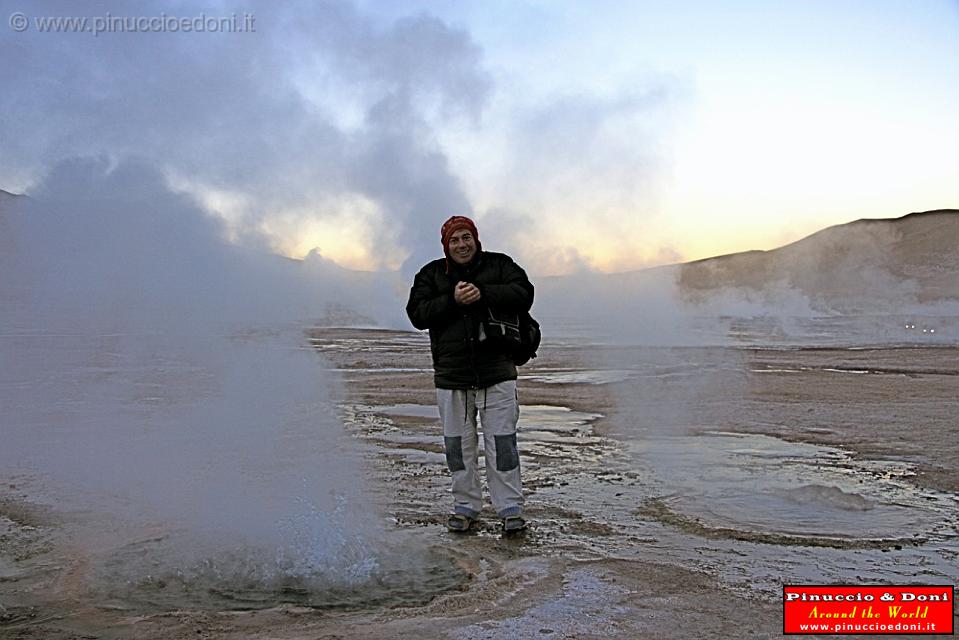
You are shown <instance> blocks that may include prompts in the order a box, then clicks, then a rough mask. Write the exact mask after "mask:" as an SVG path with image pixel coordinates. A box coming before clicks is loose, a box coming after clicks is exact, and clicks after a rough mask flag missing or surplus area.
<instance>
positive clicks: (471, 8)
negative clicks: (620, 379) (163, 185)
mask: <svg viewBox="0 0 959 640" xmlns="http://www.w3.org/2000/svg"><path fill="white" fill-rule="evenodd" d="M21 14H22V15H21ZM234 14H236V15H237V16H238V20H237V24H238V27H239V28H242V27H245V26H249V27H251V28H248V29H246V30H245V31H242V32H241V31H240V30H237V31H234V32H225V31H224V30H223V29H219V30H218V32H211V30H209V29H208V30H206V31H201V32H188V33H187V32H183V31H179V32H176V33H173V32H170V31H171V29H170V28H169V19H177V20H179V19H187V20H193V19H195V18H201V21H202V19H203V18H207V17H221V16H225V17H230V16H232V15H234ZM50 16H53V17H56V16H63V17H68V16H85V17H87V19H88V23H87V26H88V27H90V28H91V29H93V27H92V26H91V21H97V22H95V23H94V24H96V25H98V26H100V27H105V26H106V25H108V22H107V20H108V19H113V20H114V22H113V23H112V26H111V28H110V29H103V28H102V29H101V30H100V31H101V32H100V33H94V32H92V30H91V31H87V32H69V30H61V31H60V32H51V31H49V30H48V31H43V30H42V28H41V24H40V23H38V18H41V19H42V18H45V17H50ZM158 17H162V18H163V19H164V20H166V22H165V23H164V25H165V26H166V30H165V31H163V30H161V29H157V28H155V26H154V27H151V28H149V29H143V28H137V25H135V24H133V21H134V20H135V19H137V18H158ZM0 18H2V20H3V24H0V58H2V59H3V60H4V64H3V65H2V66H0V86H3V91H2V92H0V188H3V189H5V190H8V191H12V192H18V193H24V192H25V193H31V191H32V190H37V189H38V188H39V186H40V185H42V184H43V182H44V180H45V178H46V177H47V176H49V175H50V174H51V172H54V171H55V170H56V167H57V166H58V165H60V164H61V163H63V162H65V161H69V160H70V159H71V158H76V157H87V158H98V159H99V160H98V162H100V161H102V162H106V164H107V165H108V166H109V165H117V164H119V163H122V162H124V161H126V160H129V159H134V160H135V161H136V162H137V163H139V164H138V166H142V165H149V166H152V167H154V168H155V169H156V170H157V171H158V172H160V173H161V174H162V175H163V176H164V179H165V180H166V182H167V185H168V187H169V188H170V189H171V190H173V191H174V192H176V193H180V194H183V195H185V196H187V197H190V198H192V199H193V200H195V201H196V203H197V204H198V206H200V207H201V208H202V209H203V210H204V211H206V212H207V213H208V214H210V215H211V216H214V217H215V218H217V219H218V222H222V227H223V228H224V229H225V230H226V233H227V234H228V235H229V237H230V239H231V240H232V241H234V242H237V243H239V244H244V245H249V246H253V247H256V248H259V249H263V250H268V251H273V252H276V253H281V254H283V255H287V256H291V257H295V258H302V257H305V256H307V255H310V254H311V252H312V255H313V256H314V257H323V258H325V259H328V260H333V261H335V262H337V263H338V264H340V265H342V266H344V267H348V268H351V269H361V270H396V269H400V270H402V271H404V272H410V271H412V270H415V268H416V267H418V266H419V265H421V264H422V263H424V262H425V261H427V260H429V259H432V258H435V257H439V255H440V252H441V247H440V244H439V231H438V229H439V226H440V224H441V223H442V221H443V220H444V219H445V218H447V217H448V216H450V215H453V214H466V215H470V216H472V217H474V218H475V219H476V221H477V224H478V226H479V230H480V237H481V240H482V241H483V245H484V248H486V249H491V250H500V251H506V252H507V253H510V254H511V255H513V256H514V257H515V258H516V259H517V260H518V261H520V263H521V264H523V265H524V266H526V267H527V269H528V270H529V271H530V272H531V273H532V274H534V275H548V274H559V273H575V272H584V271H602V272H613V271H625V270H631V269H638V268H643V267H648V266H654V265H659V264H667V263H672V262H678V261H684V260H691V259H698V258H703V257H708V256H711V255H719V254H724V253H730V252H735V251H742V250H748V249H771V248H774V247H777V246H780V245H782V244H786V243H788V242H791V241H794V240H797V239H799V238H801V237H803V236H805V235H808V234H810V233H813V232H815V231H817V230H819V229H821V228H823V227H825V226H829V225H832V224H840V223H844V222H848V221H851V220H855V219H858V218H861V217H896V216H900V215H904V214H906V213H910V212H913V211H922V210H929V209H937V208H959V163H957V162H955V160H954V153H955V152H954V150H955V149H956V148H959V127H957V126H956V124H955V117H954V113H955V105H956V104H959V37H957V36H959V3H957V2H955V1H936V0H928V1H924V2H922V3H910V2H905V1H896V2H893V1H882V0H880V1H875V0H871V1H868V2H867V1H863V2H856V1H852V0H849V1H844V2H820V1H815V0H814V1H808V2H798V1H797V2H760V1H756V2H723V3H713V2H693V1H689V2H670V3H663V2H659V3H654V2H588V3H587V2H561V1H560V2H521V1H516V2H513V1H511V2H501V1H491V2H456V1H452V0H450V1H435V2H413V1H407V0H402V1H398V2H383V1H371V0H356V1H350V0H338V1H333V2H303V3H283V4H282V5H279V4H271V3H266V2H233V1H223V2H166V3H151V2H143V3H136V4H133V3H119V2H89V3H83V4H82V5H80V4H77V3H71V2H25V1H18V0H2V2H0ZM24 18H25V21H24V22H22V23H20V22H17V20H20V19H24ZM121 18H127V19H128V20H127V22H120V21H118V19H121ZM248 18H252V20H249V19H248ZM155 24H156V23H154V25H155ZM24 26H25V28H23V27H24ZM17 27H20V28H21V29H23V30H17ZM134 29H135V30H134ZM123 30H126V31H127V32H125V33H124V32H121V31H123ZM147 31H149V32H147ZM131 242H133V240H132V239H131Z"/></svg>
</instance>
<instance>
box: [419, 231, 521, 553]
mask: <svg viewBox="0 0 959 640" xmlns="http://www.w3.org/2000/svg"><path fill="white" fill-rule="evenodd" d="M440 240H441V242H442V244H443V253H444V255H445V257H443V258H439V259H437V260H433V261H432V262H430V263H428V264H426V265H425V266H424V267H423V268H422V269H420V271H419V273H417V274H416V277H415V279H414V280H413V287H412V288H411V289H410V298H409V302H408V303H407V305H406V313H407V315H408V316H409V318H410V321H411V322H412V323H413V326H414V327H416V328H417V329H429V333H430V350H431V352H432V356H433V371H434V376H433V381H434V384H435V386H436V399H437V403H438V404H439V411H440V418H441V420H442V423H443V439H444V443H445V447H446V464H447V466H448V467H449V470H450V472H451V473H452V474H453V486H452V493H453V511H452V513H451V514H450V515H449V517H448V519H447V528H448V529H449V530H450V531H452V532H456V533H464V532H466V531H469V529H470V528H471V527H472V526H473V524H474V523H475V521H476V519H477V517H479V514H480V511H481V510H482V508H483V494H482V487H481V484H480V476H479V467H478V445H479V440H478V436H477V429H476V418H477V413H478V414H479V418H480V422H482V425H483V443H484V452H485V453H484V456H485V458H486V481H487V484H488V486H489V492H490V497H491V499H492V502H493V508H494V509H495V510H496V513H497V515H498V516H499V517H500V518H501V520H502V525H503V531H504V533H507V534H510V533H515V532H519V531H522V530H523V529H525V528H526V520H525V519H524V518H523V504H524V496H523V487H522V482H521V479H520V464H519V451H518V449H517V446H516V423H517V421H518V420H519V401H518V398H517V393H516V365H515V364H514V363H513V358H512V356H511V354H510V352H509V349H508V346H507V345H504V344H502V343H501V342H498V341H496V340H493V339H489V337H488V336H487V335H486V332H485V331H484V320H486V319H488V318H490V314H491V313H492V314H493V315H494V316H495V314H496V313H508V314H519V313H522V312H527V311H529V309H530V307H531V306H532V304H533V285H532V283H530V281H529V278H528V277H527V276H526V272H525V271H524V270H523V269H522V268H521V267H520V266H519V265H517V264H516V263H515V262H513V260H512V258H510V257H509V256H507V255H506V254H503V253H493V252H491V251H484V250H483V247H482V245H481V244H480V239H479V232H478V231H477V229H476V225H475V224H474V223H473V221H472V220H470V219H469V218H467V217H465V216H453V217H451V218H450V219H449V220H447V221H446V222H445V223H443V226H442V228H441V229H440Z"/></svg>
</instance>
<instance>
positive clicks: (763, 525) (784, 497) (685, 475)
mask: <svg viewBox="0 0 959 640" xmlns="http://www.w3.org/2000/svg"><path fill="white" fill-rule="evenodd" d="M629 447H630V449H631V450H632V451H633V452H634V453H635V454H636V455H637V456H639V457H641V459H644V460H647V461H649V464H650V465H651V467H652V468H653V470H654V472H655V473H656V475H657V476H658V477H659V480H658V482H659V483H660V484H662V485H664V486H663V489H664V493H663V495H662V496H661V497H658V498H656V499H654V500H651V501H649V502H648V503H647V504H646V506H645V507H644V508H643V509H642V512H643V513H644V514H645V515H649V516H652V517H655V518H657V519H660V520H662V521H664V522H667V523H669V524H672V525H675V526H679V527H680V528H682V529H685V530H687V531H690V532H692V533H696V534H700V535H705V536H707V537H732V538H737V539H750V540H755V541H758V542H763V541H766V542H771V543H775V544H806V545H809V544H812V545H816V544H821V545H822V546H844V545H849V546H870V545H876V544H884V543H888V544H889V545H890V546H891V545H893V544H903V543H914V542H920V541H923V540H925V539H926V538H928V537H947V536H950V535H955V534H956V530H955V525H956V522H957V521H959V509H957V505H956V501H955V500H954V499H952V497H951V496H949V495H947V494H942V493H936V492H932V491H928V490H922V489H918V488H917V487H916V486H915V485H913V484H911V483H909V482H908V481H906V479H907V478H908V477H910V476H911V475H914V474H913V471H912V467H911V466H910V465H909V464H908V463H905V462H899V461H859V460H853V459H852V457H851V456H850V454H848V453H847V452H845V451H843V450H841V449H837V448H833V447H825V446H817V445H810V444H802V443H790V442H786V441H783V440H780V439H778V438H773V437H770V436H763V435H749V434H737V433H725V432H718V431H714V432H706V433H703V434H700V435H696V436H684V437H666V438H658V439H654V440H650V441H647V442H644V443H631V444H629ZM903 532H909V533H908V534H907V535H904V533H903ZM764 536H765V538H764Z"/></svg>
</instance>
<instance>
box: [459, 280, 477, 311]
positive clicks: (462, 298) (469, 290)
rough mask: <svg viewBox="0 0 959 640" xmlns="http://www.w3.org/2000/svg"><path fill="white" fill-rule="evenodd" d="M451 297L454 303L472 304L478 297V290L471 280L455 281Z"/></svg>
mask: <svg viewBox="0 0 959 640" xmlns="http://www.w3.org/2000/svg"><path fill="white" fill-rule="evenodd" d="M453 299H454V300H456V304H462V305H467V304H473V303H474V302H476V301H477V300H479V299H480V290H479V288H478V287H477V286H476V285H475V284H473V283H471V282H457V283H456V287H455V288H454V289H453Z"/></svg>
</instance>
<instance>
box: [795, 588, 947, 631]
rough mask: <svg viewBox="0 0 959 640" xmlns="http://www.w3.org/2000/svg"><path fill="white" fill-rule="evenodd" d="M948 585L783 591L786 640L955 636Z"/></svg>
mask: <svg viewBox="0 0 959 640" xmlns="http://www.w3.org/2000/svg"><path fill="white" fill-rule="evenodd" d="M955 596H956V590H955V587H954V586H952V585H828V586H826V585H784V586H783V633H784V634H827V633H828V634H839V635H846V634H849V635H855V634H876V635H883V634H894V635H930V634H944V635H952V634H953V633H954V629H953V625H954V619H955V604H954V603H955V599H956V598H955Z"/></svg>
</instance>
